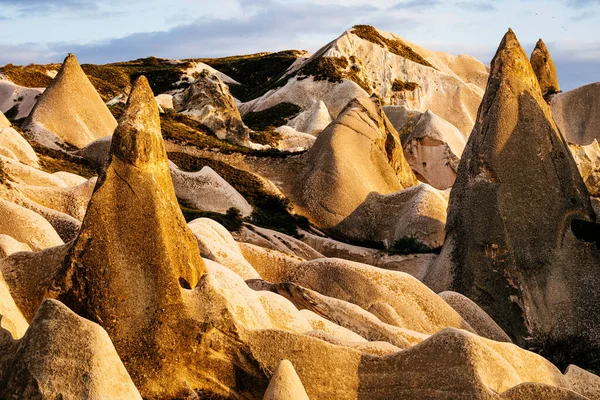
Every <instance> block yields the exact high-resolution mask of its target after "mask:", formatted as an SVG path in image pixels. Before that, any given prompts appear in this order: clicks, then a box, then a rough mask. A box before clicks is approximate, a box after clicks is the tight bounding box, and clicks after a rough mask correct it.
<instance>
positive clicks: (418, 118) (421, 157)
mask: <svg viewBox="0 0 600 400" xmlns="http://www.w3.org/2000/svg"><path fill="white" fill-rule="evenodd" d="M384 111H385V113H386V115H387V116H388V118H390V121H391V122H392V124H393V125H394V128H396V130H397V131H398V132H399V133H400V134H401V140H402V144H403V145H404V155H405V157H406V161H407V162H408V164H409V165H410V167H411V168H412V170H413V172H414V173H415V174H416V175H417V177H418V178H419V180H421V181H423V182H426V183H429V184H430V185H431V186H433V187H435V188H436V189H447V188H449V187H451V186H452V185H453V184H454V180H455V179H456V171H457V170H458V163H459V161H460V157H461V155H462V152H463V150H464V148H465V145H466V143H467V135H465V134H463V133H461V132H460V131H459V130H458V129H457V128H456V127H455V126H454V125H452V124H451V123H449V122H448V121H445V120H444V119H442V118H440V117H438V116H437V115H435V114H434V113H433V112H431V110H428V111H426V112H424V113H420V112H418V111H410V110H408V109H407V108H406V107H404V106H387V107H384Z"/></svg>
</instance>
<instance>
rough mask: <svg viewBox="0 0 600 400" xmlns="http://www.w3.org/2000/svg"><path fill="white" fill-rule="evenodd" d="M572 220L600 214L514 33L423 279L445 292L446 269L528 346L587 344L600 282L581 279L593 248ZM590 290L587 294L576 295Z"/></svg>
mask: <svg viewBox="0 0 600 400" xmlns="http://www.w3.org/2000/svg"><path fill="white" fill-rule="evenodd" d="M574 219H582V220H588V221H589V220H593V219H594V212H593V210H592V208H591V205H590V200H589V195H588V193H587V189H586V187H585V185H584V183H583V181H582V179H581V176H580V175H579V173H578V171H577V167H576V165H575V162H574V160H573V157H572V156H571V153H570V152H569V149H568V148H567V144H566V143H565V141H564V139H563V138H562V136H561V135H560V134H559V132H558V130H557V128H556V126H555V124H554V122H553V120H552V116H551V113H550V109H549V106H548V104H547V103H546V102H545V101H544V99H543V98H542V93H541V91H540V88H539V84H538V80H537V78H536V76H535V74H534V72H533V69H532V68H531V65H530V64H529V60H528V59H527V56H526V55H525V52H524V51H523V49H522V48H521V46H520V44H519V42H518V40H517V38H516V36H515V34H514V33H513V32H512V31H509V32H508V33H507V34H506V35H505V36H504V39H503V40H502V43H501V44H500V47H499V49H498V52H497V53H496V55H495V57H494V59H493V61H492V64H491V72H490V78H489V81H488V85H487V90H486V93H485V95H484V98H483V101H482V104H481V107H480V108H479V113H478V116H477V121H476V124H475V127H474V129H473V132H472V133H471V136H470V138H469V141H468V143H467V146H466V148H465V151H464V153H463V157H462V159H461V162H460V166H459V170H458V176H457V179H456V182H455V184H454V187H453V189H452V192H451V196H450V204H449V212H448V222H447V226H446V232H447V236H446V244H445V246H444V250H442V255H444V256H440V258H439V259H438V260H437V261H436V264H435V266H434V268H433V269H432V272H431V273H430V276H429V277H426V278H425V282H426V283H428V284H430V285H431V286H432V287H433V289H434V290H436V291H438V292H439V291H441V290H443V289H444V288H443V287H439V286H438V284H439V283H438V282H436V280H438V281H439V277H442V276H445V275H444V273H442V272H441V270H443V269H444V268H445V270H446V271H448V273H449V275H450V276H451V279H452V280H453V282H452V283H451V285H450V286H451V287H453V288H454V290H455V291H458V292H460V293H462V294H465V295H467V296H468V297H469V298H471V299H472V300H473V301H475V303H477V304H479V305H481V306H482V307H483V309H484V310H485V311H486V312H488V313H489V314H490V316H491V317H492V318H493V319H494V320H495V321H496V322H498V324H499V325H500V326H501V327H502V328H503V329H504V330H506V331H507V333H508V334H509V335H511V336H512V337H513V339H515V340H516V341H517V342H518V343H520V344H521V345H524V344H525V338H532V341H533V343H536V344H538V345H541V346H544V344H543V343H546V344H547V343H549V341H552V340H560V339H559V338H562V339H565V338H566V337H569V335H573V337H578V340H580V339H581V340H583V338H584V337H585V330H586V329H589V328H585V326H586V325H587V326H591V325H590V324H594V323H596V324H597V323H598V321H595V322H594V318H596V317H594V316H595V315H600V314H599V313H598V311H600V310H599V306H598V305H594V302H588V301H587V300H586V299H585V298H587V297H589V293H599V290H598V289H597V287H598V286H600V285H599V282H597V280H592V279H583V276H584V275H585V274H586V272H585V271H586V268H588V267H589V264H590V262H592V261H593V257H594V256H593V254H591V253H590V252H592V253H593V252H594V251H595V250H594V249H593V246H586V244H585V243H583V242H579V241H578V240H577V239H576V238H575V236H574V235H573V233H572V231H571V221H573V220H574ZM586 252H588V253H586ZM445 255H450V257H446V256H445ZM444 260H449V263H446V264H444ZM594 262H597V261H594ZM592 264H593V262H592ZM589 268H591V267H589ZM595 268H597V267H595ZM575 271H578V272H575ZM432 277H437V278H436V279H432ZM583 287H586V288H587V292H588V294H586V295H583V294H580V295H577V293H579V292H580V291H581V290H582V288H583ZM597 303H598V302H597V301H596V302H595V304H597ZM574 310H581V312H579V311H577V312H576V311H574ZM586 339H588V340H590V339H591V337H587V338H586ZM586 345H590V343H589V342H587V344H586ZM588 349H589V347H588ZM571 356H572V355H571Z"/></svg>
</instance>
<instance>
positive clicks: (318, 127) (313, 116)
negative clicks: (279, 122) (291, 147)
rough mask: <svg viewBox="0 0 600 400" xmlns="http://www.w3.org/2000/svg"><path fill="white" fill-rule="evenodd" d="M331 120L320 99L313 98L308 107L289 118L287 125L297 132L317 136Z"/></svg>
mask: <svg viewBox="0 0 600 400" xmlns="http://www.w3.org/2000/svg"><path fill="white" fill-rule="evenodd" d="M331 121H333V119H332V118H331V115H330V114H329V110H328V109H327V106H326V105H325V103H323V101H322V100H315V101H314V102H313V103H312V104H311V105H310V107H308V108H307V109H306V110H304V111H302V112H301V113H300V114H298V115H297V116H296V117H294V118H293V119H292V120H290V122H288V124H287V125H288V126H290V127H292V128H294V129H295V130H297V131H298V132H304V133H308V134H310V135H314V136H318V135H319V133H321V132H322V131H323V129H325V128H327V125H329V124H330V123H331Z"/></svg>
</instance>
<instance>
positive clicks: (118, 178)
mask: <svg viewBox="0 0 600 400" xmlns="http://www.w3.org/2000/svg"><path fill="white" fill-rule="evenodd" d="M140 243H152V245H148V246H144V250H143V251H140V250H139V245H140ZM117 244H118V245H117ZM64 268H65V275H64V276H65V279H64V281H62V282H57V285H59V287H60V290H58V293H56V296H57V297H58V298H60V299H62V300H63V301H64V302H65V303H66V304H67V305H68V306H69V307H71V308H72V309H73V310H76V311H77V312H78V313H80V315H83V316H86V317H87V318H89V319H91V320H93V321H97V322H99V323H101V324H102V326H103V327H104V328H105V329H106V330H107V332H108V334H109V336H110V337H111V339H112V341H113V343H114V344H115V347H116V349H117V351H118V352H119V354H120V355H121V357H122V359H123V362H124V363H125V365H126V367H127V368H128V370H129V371H130V373H131V374H132V376H133V378H134V381H135V382H136V383H137V384H138V385H140V386H141V387H143V388H146V387H147V385H149V383H147V382H148V381H150V382H152V381H153V379H157V375H162V376H164V375H163V374H165V375H168V373H169V372H171V373H174V371H173V370H176V369H177V365H178V364H179V362H178V361H177V357H178V356H180V355H179V354H177V351H176V350H175V349H174V345H173V344H172V343H171V342H170V341H168V340H166V338H168V337H170V336H171V335H172V334H173V333H172V329H174V328H175V326H174V325H173V321H174V319H176V318H178V317H179V316H180V314H181V313H183V308H184V306H183V303H182V296H183V293H182V288H181V286H183V287H185V288H193V287H194V286H196V283H197V282H198V279H199V278H200V276H201V275H202V274H203V273H204V264H203V262H202V260H201V259H200V255H199V253H198V249H197V245H196V239H195V238H194V236H193V234H192V232H191V231H190V230H189V229H188V228H187V227H186V224H185V221H184V219H183V216H182V215H181V212H180V211H179V210H178V209H177V200H176V197H175V192H174V190H173V185H172V183H171V176H170V172H169V164H168V160H167V154H166V151H165V145H164V142H163V140H162V137H161V133H160V120H159V117H158V106H157V104H156V102H155V101H154V96H153V95H152V91H151V89H150V87H149V86H148V82H147V80H146V79H145V78H143V77H141V78H139V79H138V80H137V81H136V83H135V84H134V87H133V89H132V91H131V94H130V96H129V100H128V103H127V108H126V110H125V112H124V114H123V117H122V118H121V120H120V123H119V126H118V128H117V129H116V130H115V133H114V136H113V140H112V146H111V158H110V161H109V164H108V166H107V168H106V170H105V171H104V173H103V175H102V176H101V177H100V178H99V179H98V183H97V184H96V188H95V189H94V194H93V196H92V199H91V200H90V204H89V206H88V209H87V213H86V215H85V218H84V220H83V224H82V227H81V231H80V233H79V236H78V238H77V240H76V241H75V242H74V244H73V246H72V248H71V250H70V254H69V256H68V258H67V259H66V260H65V263H64ZM131 282H136V285H135V287H136V289H135V291H132V290H133V287H132V286H131ZM167 371H169V372H167Z"/></svg>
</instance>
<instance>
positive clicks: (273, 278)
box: [238, 243, 304, 282]
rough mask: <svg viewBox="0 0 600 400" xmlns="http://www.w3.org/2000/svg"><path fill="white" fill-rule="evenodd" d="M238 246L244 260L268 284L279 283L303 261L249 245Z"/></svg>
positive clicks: (240, 244) (279, 252)
mask: <svg viewBox="0 0 600 400" xmlns="http://www.w3.org/2000/svg"><path fill="white" fill-rule="evenodd" d="M238 245H239V247H240V251H241V253H242V256H243V257H244V259H245V260H246V261H247V262H249V263H250V265H252V267H253V268H254V270H255V271H256V272H257V273H258V275H260V277H261V278H263V279H265V280H267V281H269V282H281V279H282V278H283V276H284V274H285V273H286V272H287V271H289V270H290V269H293V268H294V267H295V266H297V265H298V264H300V263H301V262H302V261H304V260H302V259H301V258H297V257H293V256H290V255H288V254H285V253H282V252H281V251H278V250H273V249H270V248H265V247H260V246H257V245H254V244H250V243H239V244H238Z"/></svg>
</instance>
